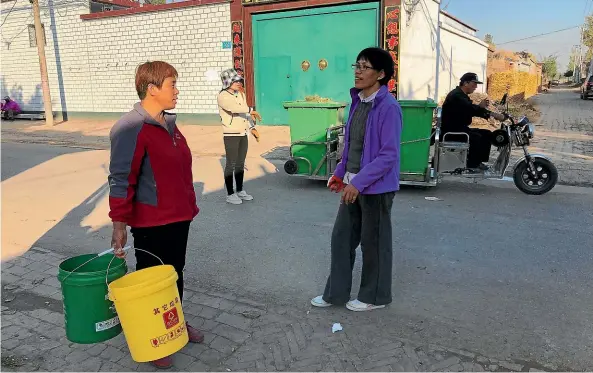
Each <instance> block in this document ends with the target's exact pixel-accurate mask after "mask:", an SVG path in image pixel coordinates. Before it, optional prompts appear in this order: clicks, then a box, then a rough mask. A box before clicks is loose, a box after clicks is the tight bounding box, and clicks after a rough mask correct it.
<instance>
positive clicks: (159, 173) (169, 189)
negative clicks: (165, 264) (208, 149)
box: [109, 103, 199, 227]
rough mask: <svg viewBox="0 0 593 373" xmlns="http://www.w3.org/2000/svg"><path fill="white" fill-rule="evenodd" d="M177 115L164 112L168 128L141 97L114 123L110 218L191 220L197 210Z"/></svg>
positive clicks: (153, 222)
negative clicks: (152, 112) (141, 100)
mask: <svg viewBox="0 0 593 373" xmlns="http://www.w3.org/2000/svg"><path fill="white" fill-rule="evenodd" d="M175 118H176V116H175V115H174V114H169V113H165V122H166V125H167V129H165V127H163V126H162V125H160V124H159V123H158V122H157V121H156V120H155V119H154V118H152V117H151V116H150V115H149V114H148V113H147V112H146V110H144V108H142V106H141V105H140V104H139V103H137V104H136V105H134V110H132V111H130V112H129V113H128V114H126V115H124V116H123V117H122V118H121V119H120V120H118V121H117V123H115V125H114V126H113V128H112V129H111V133H110V135H109V136H110V139H111V160H110V163H109V207H110V210H111V211H110V212H109V217H110V218H111V220H112V221H117V222H125V223H126V224H128V225H129V226H131V227H154V226H160V225H166V224H170V223H176V222H180V221H188V220H192V219H193V218H194V217H195V216H196V215H197V214H198V212H199V209H198V206H197V205H196V193H195V191H194V187H193V176H192V170H191V167H192V157H191V151H190V149H189V146H188V145H187V141H186V140H185V137H183V135H182V134H181V132H179V129H178V128H177V126H176V125H175Z"/></svg>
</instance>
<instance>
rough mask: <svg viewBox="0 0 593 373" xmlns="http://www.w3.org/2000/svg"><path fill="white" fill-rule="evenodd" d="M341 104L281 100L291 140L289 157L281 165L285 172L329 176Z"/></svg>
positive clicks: (340, 124) (336, 142)
mask: <svg viewBox="0 0 593 373" xmlns="http://www.w3.org/2000/svg"><path fill="white" fill-rule="evenodd" d="M345 107H346V104H345V103H341V102H313V101H290V102H285V103H284V108H286V109H287V110H288V124H289V126H290V141H291V146H290V159H289V160H288V161H287V162H286V163H285V165H284V170H285V171H286V172H287V173H288V174H290V175H300V176H307V177H310V178H320V179H321V178H328V177H329V176H330V173H331V172H333V169H331V168H332V164H333V163H335V158H336V157H335V154H336V152H337V147H338V136H339V133H340V130H339V129H337V128H339V127H342V126H343V121H344V108H345ZM332 162H333V163H332ZM328 167H329V168H330V169H329V170H328Z"/></svg>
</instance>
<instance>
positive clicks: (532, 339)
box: [2, 143, 593, 369]
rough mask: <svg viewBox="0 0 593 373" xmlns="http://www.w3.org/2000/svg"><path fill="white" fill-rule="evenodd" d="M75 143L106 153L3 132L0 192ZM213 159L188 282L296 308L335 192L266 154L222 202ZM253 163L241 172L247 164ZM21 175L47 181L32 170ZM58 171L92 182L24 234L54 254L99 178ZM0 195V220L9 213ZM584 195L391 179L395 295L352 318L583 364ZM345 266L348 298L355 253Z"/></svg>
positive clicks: (92, 240)
mask: <svg viewBox="0 0 593 373" xmlns="http://www.w3.org/2000/svg"><path fill="white" fill-rule="evenodd" d="M85 153H87V157H92V158H95V157H103V158H105V159H107V158H106V152H105V153H103V151H99V152H95V153H89V152H88V151H84V150H80V149H71V148H62V147H54V146H47V145H31V144H10V143H3V144H2V181H3V192H5V185H10V184H9V183H10V182H16V181H17V180H18V178H19V177H24V176H25V175H28V173H31V172H33V171H34V170H36V169H39V168H43V167H44V165H48V164H52V163H51V162H55V161H56V160H57V159H61V157H71V158H67V163H64V164H65V165H68V167H70V166H71V165H72V162H85V160H78V159H79V158H81V157H84V156H85ZM95 154H96V155H95ZM212 165H218V168H219V169H220V168H221V167H220V160H219V159H212V158H207V157H195V158H194V169H195V170H198V171H197V172H196V171H194V172H195V175H194V180H196V183H195V186H196V191H197V193H198V195H199V206H200V209H201V212H200V214H199V215H198V217H197V218H196V220H195V222H194V223H193V224H192V228H191V232H190V239H189V247H188V255H187V262H188V263H187V266H186V278H187V279H188V285H187V286H188V287H190V288H191V287H200V288H201V287H208V288H220V289H221V290H224V291H227V292H231V293H235V294H238V295H241V294H244V295H249V296H250V297H252V298H255V299H259V300H261V301H262V302H265V303H270V304H281V305H288V306H294V307H295V308H297V309H302V310H303V311H305V310H308V309H309V308H310V306H309V303H308V302H309V299H310V298H311V297H313V296H316V295H319V294H321V291H322V290H323V286H324V283H325V279H326V276H327V271H328V268H329V238H330V233H331V229H332V225H333V220H334V218H335V214H336V211H337V207H338V204H339V198H338V196H336V195H333V194H331V193H330V192H328V191H327V190H326V188H325V186H324V183H323V182H315V181H310V180H306V179H299V178H294V177H290V176H287V175H286V174H284V172H283V171H282V168H281V165H282V163H281V162H278V163H274V165H275V166H276V167H278V169H279V171H278V172H274V171H273V167H272V166H270V165H268V166H269V167H268V168H266V169H265V170H264V169H263V167H262V169H261V170H259V171H260V174H261V176H259V177H257V178H254V179H252V180H248V181H247V182H246V189H247V191H248V192H249V193H251V194H253V196H254V198H255V200H254V201H253V202H250V203H245V204H243V205H240V206H232V205H228V204H226V203H225V202H224V200H225V193H224V192H223V191H222V190H221V189H220V186H221V185H222V183H221V182H220V181H219V180H217V178H218V173H219V172H220V170H219V169H217V170H216V172H215V171H212V168H213V166H212ZM66 167H67V166H64V168H66ZM81 167H83V168H84V164H83V165H81ZM88 167H95V168H96V167H103V168H104V166H96V165H93V164H90V163H89V166H88ZM248 168H249V162H248ZM52 169H53V170H54V171H53V172H58V173H59V172H60V170H59V169H56V168H55V167H54V168H52ZM270 170H272V171H270ZM99 171H101V172H104V169H103V170H101V169H99ZM253 172H254V170H249V169H248V170H247V174H248V175H249V173H253ZM212 175H214V176H212ZM215 179H216V183H215V182H214V181H211V180H215ZM30 180H33V181H34V182H35V188H36V189H39V190H40V191H41V190H43V191H44V192H45V193H47V192H48V191H47V190H45V188H46V185H47V184H46V183H45V182H44V178H43V177H39V178H38V179H35V178H32V179H30ZM61 180H62V181H61V183H62V185H64V186H66V185H67V184H70V185H74V186H77V185H81V188H82V186H83V185H84V187H85V188H87V189H88V188H90V190H93V191H94V192H93V193H86V192H85V196H86V198H84V199H82V200H80V201H76V203H74V204H73V205H74V207H73V208H68V209H67V213H65V214H60V217H59V218H57V219H54V220H55V221H54V222H51V224H49V225H48V228H47V229H45V228H44V229H43V232H42V233H43V234H40V235H39V237H35V240H34V241H35V242H34V246H38V247H42V248H47V249H49V250H52V251H56V252H60V253H63V254H66V255H76V254H79V253H86V252H97V251H99V250H100V249H103V248H105V247H106V245H109V239H110V233H111V232H110V227H109V225H108V223H106V222H103V223H102V224H99V225H98V226H93V227H91V226H90V224H88V223H87V222H88V219H89V216H90V215H93V214H97V211H99V212H100V215H101V216H103V215H105V213H106V203H107V202H106V199H105V197H106V193H107V188H106V186H105V182H106V180H105V181H104V182H97V181H93V180H91V179H90V178H87V177H85V176H84V175H82V174H80V172H70V173H68V174H67V175H66V176H64V178H62V179H61ZM64 180H65V181H64ZM97 180H101V178H99V179H97ZM33 181H30V182H33ZM89 184H90V185H89ZM51 185H52V187H51V188H55V187H54V186H53V185H54V184H51ZM209 185H217V186H216V187H209ZM56 189H59V188H56ZM50 192H51V191H50ZM55 192H58V190H56V191H55ZM50 195H51V193H50ZM425 197H438V198H439V199H441V200H440V201H429V200H426V199H425ZM7 198H11V196H10V195H7V194H6V193H3V202H4V200H5V199H7ZM20 203H21V205H20V206H21V207H19V208H21V209H23V210H25V211H27V213H28V214H30V215H43V214H45V213H46V212H45V210H46V209H47V207H44V208H43V209H39V208H38V207H37V206H36V205H35V204H34V203H33V202H31V203H27V201H26V200H23V201H21V202H20ZM4 205H5V203H3V213H2V215H3V216H2V217H3V221H6V220H5V219H10V218H11V215H8V212H7V211H4V209H5V208H4ZM592 206H593V189H589V188H575V187H567V186H558V187H557V188H555V189H554V190H553V191H552V192H550V193H548V194H546V195H544V196H528V195H525V194H523V193H521V192H520V191H518V190H517V189H516V188H515V187H514V186H513V184H512V182H490V181H488V182H484V183H479V184H472V183H461V182H445V183H443V184H441V185H440V186H438V187H437V188H434V189H417V188H404V189H403V190H402V191H400V192H399V193H398V194H397V196H396V199H395V203H394V207H393V212H392V216H393V229H394V239H393V241H394V274H393V294H394V302H393V304H391V305H390V306H389V307H388V308H387V309H385V310H383V311H377V312H372V313H366V314H362V315H356V317H359V318H361V320H365V321H369V320H373V321H374V322H376V323H377V324H378V325H384V328H386V329H388V330H392V331H393V333H394V334H397V335H398V336H400V337H402V338H410V339H414V340H420V341H425V342H429V343H431V342H434V343H439V344H442V345H445V346H448V347H451V348H460V349H465V350H470V351H475V352H479V353H482V354H485V355H488V356H511V357H513V358H515V359H522V360H525V361H539V362H544V361H545V362H553V363H554V364H557V365H558V366H560V367H562V366H567V367H572V368H573V369H585V368H586V367H591V366H593V316H592V311H591V310H593V275H592V274H591V270H590V269H591V268H593V234H592V233H593V232H592V230H591V229H592V228H591V227H592V226H593V212H592V211H593V210H592V209H591V207H592ZM4 226H5V224H3V235H5V234H6V232H5V231H4V229H5V228H4ZM355 271H356V276H355V280H354V281H355V284H354V285H355V286H354V287H353V297H355V296H356V290H357V286H356V285H357V283H358V281H359V279H360V277H359V276H360V261H358V263H357V266H356V268H355ZM344 317H351V315H348V316H346V314H344ZM336 321H340V320H336Z"/></svg>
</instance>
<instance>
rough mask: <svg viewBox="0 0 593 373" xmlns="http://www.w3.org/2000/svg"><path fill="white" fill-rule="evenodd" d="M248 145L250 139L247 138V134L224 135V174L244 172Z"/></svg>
mask: <svg viewBox="0 0 593 373" xmlns="http://www.w3.org/2000/svg"><path fill="white" fill-rule="evenodd" d="M248 146H249V140H248V139H247V135H245V136H225V137H224V150H225V152H226V164H225V166H224V176H229V175H232V174H233V171H234V172H243V170H244V169H245V158H246V157H247V148H248Z"/></svg>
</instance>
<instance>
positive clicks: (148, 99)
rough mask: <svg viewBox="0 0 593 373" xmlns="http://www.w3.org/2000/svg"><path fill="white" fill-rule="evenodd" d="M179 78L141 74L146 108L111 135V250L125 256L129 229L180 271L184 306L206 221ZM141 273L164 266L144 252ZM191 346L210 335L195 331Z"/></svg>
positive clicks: (161, 66)
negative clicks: (190, 248) (195, 237)
mask: <svg viewBox="0 0 593 373" xmlns="http://www.w3.org/2000/svg"><path fill="white" fill-rule="evenodd" d="M176 82H177V71H176V70H175V68H174V67H173V66H171V65H169V64H168V63H166V62H161V61H155V62H146V63H144V64H142V65H140V66H139V67H138V69H137V70H136V91H137V92H138V97H140V102H139V103H137V104H135V105H134V109H133V110H132V111H130V112H129V113H128V114H126V115H124V116H123V117H122V118H121V119H120V120H119V121H117V123H116V124H115V126H113V128H112V129H111V133H110V139H111V161H110V164H109V207H110V212H109V217H110V218H111V220H112V221H113V236H112V241H111V245H112V247H113V248H114V249H115V254H116V255H117V256H119V257H123V256H125V253H124V251H123V249H122V248H123V247H124V245H125V244H126V241H127V227H128V226H130V227H131V232H132V235H133V237H134V247H136V248H138V249H142V250H146V251H148V252H150V253H153V254H154V255H156V256H157V257H159V258H161V259H162V260H163V262H164V263H165V264H170V265H172V266H173V267H175V270H176V271H177V274H178V275H179V279H178V281H177V287H178V289H179V295H180V297H181V299H183V268H184V267H185V255H186V251H187V238H188V234H189V226H190V223H191V221H192V220H193V218H194V217H196V215H197V214H198V211H199V209H198V206H197V205H196V194H195V191H194V186H193V177H192V169H191V166H192V156H191V151H190V149H189V147H188V145H187V142H186V140H185V137H183V135H182V134H181V132H180V131H179V128H177V126H176V124H175V118H176V116H175V114H170V113H167V112H166V111H165V110H170V109H174V108H175V106H176V104H177V95H178V94H179V90H178V89H177V87H176ZM135 254H136V262H137V263H136V270H140V269H144V268H147V267H151V266H155V265H159V264H161V263H160V261H158V260H157V259H156V258H155V257H153V256H152V255H150V254H147V253H145V252H143V251H139V250H136V251H135ZM187 331H188V333H189V340H190V342H193V343H201V342H203V341H204V335H203V334H202V333H201V332H200V331H199V330H197V329H195V328H193V327H191V326H189V325H187ZM152 363H153V365H155V366H156V367H157V368H169V367H171V366H172V365H173V361H172V359H171V357H170V356H169V357H165V358H163V359H159V360H157V361H153V362H152Z"/></svg>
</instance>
